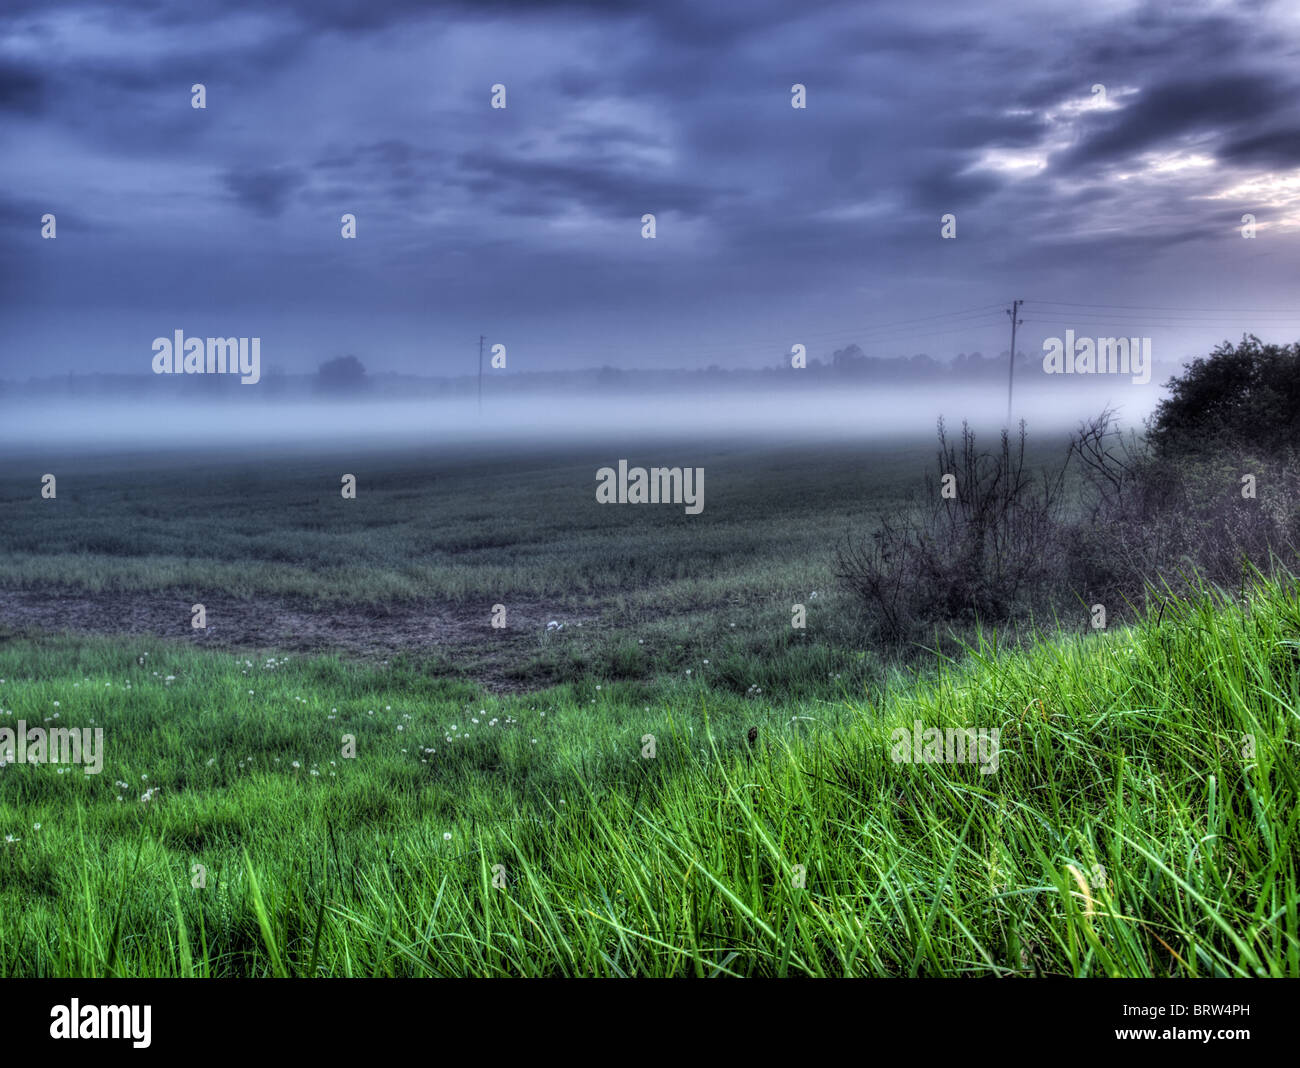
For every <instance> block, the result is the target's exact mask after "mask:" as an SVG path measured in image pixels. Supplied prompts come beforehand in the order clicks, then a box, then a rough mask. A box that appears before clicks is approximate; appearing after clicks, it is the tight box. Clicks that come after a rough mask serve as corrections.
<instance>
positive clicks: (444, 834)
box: [442, 831, 451, 842]
mask: <svg viewBox="0 0 1300 1068" xmlns="http://www.w3.org/2000/svg"><path fill="white" fill-rule="evenodd" d="M442 840H443V841H444V842H450V841H451V831H443V832H442Z"/></svg>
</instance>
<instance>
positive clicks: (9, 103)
mask: <svg viewBox="0 0 1300 1068" xmlns="http://www.w3.org/2000/svg"><path fill="white" fill-rule="evenodd" d="M45 81H46V80H45V78H44V77H42V75H41V73H40V71H39V70H38V69H36V68H35V67H34V66H33V65H30V64H20V63H7V62H3V61H0V111H18V112H22V113H23V114H26V115H36V114H38V113H39V112H40V111H42V110H43V105H44V103H45Z"/></svg>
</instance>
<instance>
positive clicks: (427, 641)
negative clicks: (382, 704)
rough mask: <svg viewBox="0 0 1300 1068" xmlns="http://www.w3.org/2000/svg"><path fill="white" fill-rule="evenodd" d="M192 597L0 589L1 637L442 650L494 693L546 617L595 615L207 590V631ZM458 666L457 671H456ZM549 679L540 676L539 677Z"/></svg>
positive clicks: (537, 640)
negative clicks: (503, 613)
mask: <svg viewBox="0 0 1300 1068" xmlns="http://www.w3.org/2000/svg"><path fill="white" fill-rule="evenodd" d="M192 603H193V602H192V601H187V600H185V599H184V598H182V597H178V596H177V595H176V594H174V593H169V592H163V593H143V592H139V591H121V592H112V593H91V592H87V591H85V590H0V640H3V639H4V638H5V637H16V636H19V635H22V634H30V633H67V634H103V635H141V636H143V635H149V636H152V637H156V638H166V639H172V640H176V641H185V642H192V643H193V644H195V645H202V646H210V647H212V648H215V649H229V650H236V651H252V650H256V651H258V652H262V651H272V650H273V651H276V652H294V653H339V654H341V655H345V656H350V657H357V658H362V659H367V660H372V659H374V660H378V659H389V658H391V657H394V656H396V655H398V654H399V653H407V654H410V655H414V656H429V655H440V656H442V657H444V658H450V659H451V660H453V661H454V662H460V663H459V664H457V665H456V666H457V668H458V669H459V668H463V670H464V674H466V675H467V676H469V677H472V678H474V679H475V680H476V681H478V682H480V683H482V684H483V685H485V686H488V687H489V688H491V689H495V690H521V689H530V688H532V686H530V685H529V684H527V683H526V682H522V681H520V679H519V678H518V676H517V673H515V672H512V671H511V669H512V668H513V667H515V666H516V665H518V664H521V663H525V662H527V661H528V660H530V659H533V658H535V657H536V656H537V654H538V652H539V649H540V647H541V643H542V641H543V639H544V637H545V636H546V634H547V631H546V625H547V623H549V622H550V621H551V620H558V621H560V622H563V623H564V624H565V628H566V630H568V628H571V627H575V626H577V625H578V624H579V623H584V624H586V625H587V626H591V624H592V623H593V622H594V621H595V619H596V618H597V617H596V616H594V615H592V614H591V613H590V611H589V610H588V611H587V614H586V615H585V616H582V615H576V616H575V615H571V614H568V613H566V612H564V611H563V610H561V609H557V608H554V607H550V608H548V607H547V606H544V605H538V604H511V605H510V606H508V611H507V623H508V625H507V626H506V627H504V628H500V629H498V628H493V627H492V625H491V614H490V613H491V606H490V605H482V606H472V605H456V604H449V603H447V602H434V601H430V602H427V603H419V602H412V603H410V604H402V605H396V606H392V607H385V608H381V609H376V608H373V607H365V606H357V605H328V604H324V605H322V604H313V603H305V602H299V603H295V602H292V601H288V600H283V599H278V598H269V597H264V598H257V599H254V600H242V599H235V598H223V597H207V598H204V600H203V605H204V608H205V610H206V613H207V628H206V629H204V630H196V629H194V628H193V627H191V625H190V608H191V605H192ZM457 673H460V671H459V670H458V671H457ZM545 681H546V680H542V679H539V680H537V684H543V683H544V682H545Z"/></svg>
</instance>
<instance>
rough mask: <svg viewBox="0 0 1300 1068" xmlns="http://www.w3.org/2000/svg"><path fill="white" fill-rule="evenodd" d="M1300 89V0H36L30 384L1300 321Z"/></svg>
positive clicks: (31, 10) (7, 140)
mask: <svg viewBox="0 0 1300 1068" xmlns="http://www.w3.org/2000/svg"><path fill="white" fill-rule="evenodd" d="M1297 82H1300V7H1297V5H1296V4H1295V3H1293V2H1284V3H1278V4H1271V3H1252V2H1245V3H1236V4H1220V3H1213V2H1200V3H1195V4H1179V3H1171V2H1168V0H1162V2H1160V3H1155V4H1145V3H1141V4H1133V3H1120V2H1111V0H1099V2H1093V3H1089V4H1079V3H1078V2H1077V0H1068V2H1066V3H1062V4H1055V3H1051V2H1045V0H988V2H981V3H978V4H975V3H971V2H970V0H955V2H948V0H937V2H936V0H927V2H926V3H914V2H909V3H899V4H864V3H862V2H861V0H848V2H837V0H746V2H744V3H738V2H736V0H630V2H618V0H588V2H568V3H561V2H549V0H532V2H518V3H507V2H504V0H499V2H484V0H477V2H475V3H472V4H471V3H463V4H462V3H439V4H428V3H416V2H413V0H366V2H363V3H343V2H341V0H296V2H289V3H279V4H276V3H266V2H262V0H256V2H254V0H246V2H234V3H232V2H222V3H216V2H209V0H185V2H180V0H176V2H166V0H150V2H145V0H111V2H107V3H102V4H97V3H93V2H92V3H60V2H51V0H41V2H27V0H5V3H4V5H3V10H2V12H0V283H2V284H0V316H2V317H3V321H4V323H5V324H6V329H5V331H4V334H3V338H2V340H0V376H5V377H27V376H29V375H44V374H55V373H63V372H66V371H69V370H83V371H118V372H131V373H147V372H148V369H149V361H150V359H151V357H152V351H151V342H152V339H153V338H154V337H157V336H160V335H168V336H169V335H170V334H171V332H172V331H174V330H176V329H183V330H185V331H186V332H187V333H189V334H215V335H227V336H232V335H233V336H259V337H261V338H262V339H263V340H262V368H263V375H264V376H265V375H266V374H268V373H272V372H274V371H276V370H283V371H287V372H291V373H293V372H301V371H305V370H310V369H313V368H314V367H315V366H316V365H317V364H318V363H319V362H320V361H321V360H323V359H326V358H328V357H330V356H334V355H338V354H340V353H344V352H352V353H356V354H357V355H358V356H360V357H361V359H362V361H363V362H364V363H365V364H366V365H367V366H368V367H369V368H371V369H372V370H377V371H382V370H400V371H417V372H426V373H433V374H449V373H464V372H466V371H470V370H472V369H473V365H474V361H475V360H476V357H477V338H478V335H479V334H480V333H482V334H486V335H487V336H488V338H489V343H491V342H502V343H505V344H506V345H507V347H508V352H509V366H510V369H511V370H514V371H526V370H534V369H545V368H556V367H575V366H598V365H601V364H605V363H609V364H614V365H618V366H625V367H633V366H670V367H676V366H691V367H695V366H704V365H707V364H711V363H718V364H721V365H723V366H741V365H748V366H759V365H771V364H774V363H775V362H777V361H778V360H780V359H781V358H782V354H784V353H786V352H788V350H789V347H790V345H791V344H793V343H795V342H802V343H805V344H806V345H807V346H808V350H809V355H810V356H823V357H825V356H826V355H827V354H828V353H829V352H830V351H831V350H832V349H833V348H836V347H839V346H841V345H843V344H846V343H848V342H850V341H856V342H858V343H859V344H860V345H861V346H862V347H863V349H864V350H866V351H867V352H870V353H875V354H880V355H896V354H908V355H910V354H913V353H916V352H928V353H930V354H931V355H933V356H935V357H937V358H948V357H951V356H952V355H955V354H956V353H957V352H958V351H971V350H974V349H979V350H982V351H983V352H985V353H986V354H989V355H994V354H996V353H997V352H999V351H1005V349H1006V344H1007V338H1006V334H1007V330H1006V315H1005V314H1004V313H1003V312H1002V311H1001V310H1000V307H999V305H1001V304H1005V303H1006V302H1008V301H1010V300H1011V299H1012V298H1013V297H1020V298H1023V299H1025V300H1026V301H1027V304H1026V306H1025V310H1024V317H1025V320H1026V327H1025V334H1024V340H1023V342H1022V346H1021V347H1022V348H1025V349H1027V350H1029V351H1035V350H1037V351H1041V347H1040V343H1041V338H1042V337H1043V336H1046V335H1050V334H1059V333H1060V332H1061V331H1062V330H1063V329H1064V328H1067V327H1072V328H1074V329H1076V331H1078V332H1080V333H1085V332H1088V331H1093V332H1095V333H1097V334H1105V333H1123V334H1130V335H1132V334H1139V335H1147V336H1155V337H1156V339H1157V344H1158V349H1157V352H1156V358H1157V359H1158V360H1165V359H1171V358H1173V359H1180V358H1182V357H1183V356H1185V355H1188V354H1191V353H1193V352H1196V351H1198V350H1200V351H1204V350H1205V349H1206V348H1207V347H1208V346H1210V345H1212V344H1213V343H1215V342H1216V341H1217V340H1220V339H1222V338H1225V337H1234V338H1235V337H1238V336H1240V334H1241V332H1242V331H1243V330H1245V329H1251V330H1253V331H1255V332H1257V333H1259V334H1260V335H1261V336H1264V337H1266V338H1269V339H1274V340H1295V339H1296V338H1297V337H1300V314H1297V313H1295V312H1292V311H1291V309H1293V308H1295V307H1296V305H1297V302H1296V299H1295V298H1296V294H1297V292H1298V290H1297V282H1298V281H1300V277H1298V272H1297V267H1300V109H1298V108H1297V106H1296V102H1297V99H1300V98H1298V97H1297V93H1296V89H1297ZM195 83H202V84H203V85H204V86H205V88H206V103H207V106H206V108H205V109H203V110H198V109H195V108H194V107H192V106H191V86H192V85H193V84H195ZM497 83H500V84H503V85H504V86H505V87H506V104H507V106H506V107H505V108H504V109H494V108H492V107H491V97H492V87H493V85H494V84H497ZM795 83H801V84H803V85H804V86H806V94H807V97H806V98H807V107H806V108H804V109H795V108H793V107H791V86H792V85H794V84H795ZM1094 86H1102V87H1104V91H1098V92H1094V89H1093V87H1094ZM47 212H49V213H53V214H54V215H55V216H56V218H57V235H58V236H57V238H56V239H55V240H43V239H42V238H41V234H40V230H41V217H42V215H44V214H45V213H47ZM345 212H352V213H355V215H356V217H357V232H358V236H357V239H356V240H344V239H343V238H342V237H341V236H340V226H341V224H340V216H341V215H342V214H343V213H345ZM647 212H651V213H654V214H655V216H656V218H657V236H656V237H655V239H654V240H646V239H644V238H643V237H642V236H641V234H642V224H641V217H642V215H643V214H645V213H647ZM1247 212H1250V213H1253V214H1254V215H1255V216H1256V217H1257V219H1258V222H1257V236H1256V238H1255V239H1254V240H1246V239H1243V237H1242V236H1241V226H1242V222H1241V217H1242V215H1243V214H1245V213H1247ZM946 213H951V214H953V215H955V216H956V220H957V222H956V227H957V236H956V238H955V239H953V240H944V239H943V238H941V236H940V230H941V223H940V219H941V216H943V215H944V214H946ZM1049 302H1055V303H1049Z"/></svg>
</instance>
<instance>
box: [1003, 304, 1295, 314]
mask: <svg viewBox="0 0 1300 1068" xmlns="http://www.w3.org/2000/svg"><path fill="white" fill-rule="evenodd" d="M1027 303H1029V304H1060V305H1062V306H1064V307H1067V308H1126V309H1130V310H1133V311H1173V312H1211V313H1226V314H1242V315H1292V316H1297V317H1300V309H1297V308H1287V309H1282V308H1174V307H1170V306H1169V305H1159V304H1072V303H1070V302H1069V301H1064V300H1031V301H1028V302H1027Z"/></svg>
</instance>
